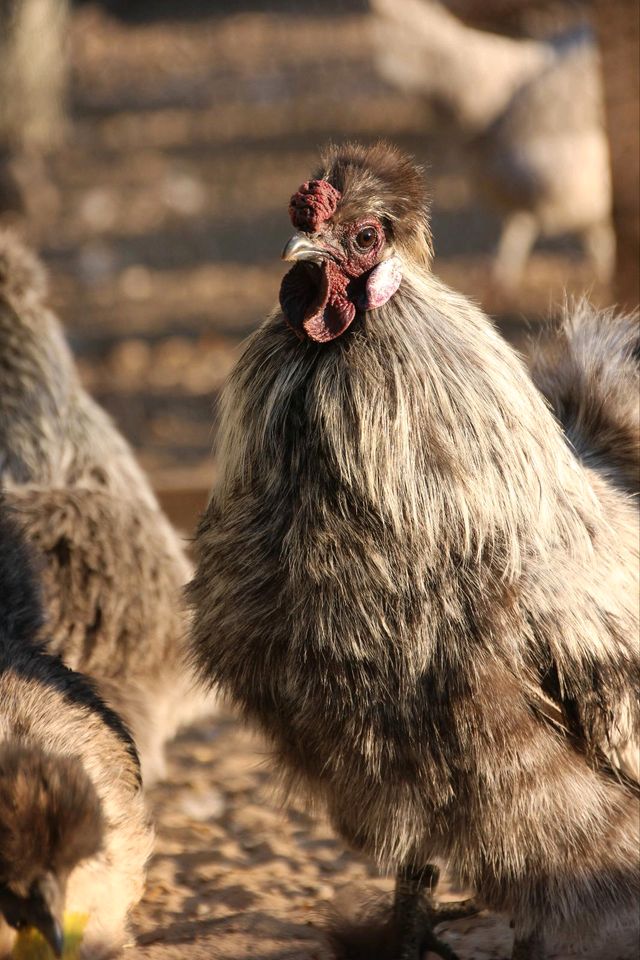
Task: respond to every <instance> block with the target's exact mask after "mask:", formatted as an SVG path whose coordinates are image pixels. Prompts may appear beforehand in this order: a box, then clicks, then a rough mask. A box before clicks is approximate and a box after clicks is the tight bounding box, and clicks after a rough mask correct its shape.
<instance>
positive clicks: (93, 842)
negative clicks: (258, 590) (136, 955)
mask: <svg viewBox="0 0 640 960" xmlns="http://www.w3.org/2000/svg"><path fill="white" fill-rule="evenodd" d="M42 619H43V604H42V597H41V591H40V589H39V583H38V581H37V578H36V570H35V569H34V564H33V561H32V558H31V556H30V554H29V551H28V550H27V548H26V542H25V538H24V534H23V533H22V531H21V530H20V528H19V525H18V523H17V522H16V518H15V516H14V517H12V516H11V515H10V513H9V512H8V511H7V510H6V508H5V506H4V504H3V503H0V957H2V958H8V957H9V956H10V954H11V951H12V948H13V944H14V940H15V937H16V931H17V930H18V929H22V928H25V927H35V928H36V929H38V930H40V932H41V933H42V934H43V936H44V937H45V938H46V940H47V941H48V942H49V943H50V944H51V947H52V949H53V950H54V952H55V953H56V956H61V954H62V930H63V923H64V920H63V918H64V911H65V910H68V911H70V912H72V913H77V914H82V915H85V916H86V917H87V925H86V929H85V931H84V938H83V944H82V948H81V954H80V955H81V957H82V960H98V958H103V957H111V956H115V954H117V953H119V952H120V949H121V948H122V946H123V945H124V944H125V943H126V942H127V940H128V939H129V936H128V931H127V920H128V915H129V912H130V910H131V908H132V907H133V906H134V905H135V904H136V903H137V901H138V900H139V899H140V897H141V895H142V890H143V886H144V872H145V863H146V860H147V858H148V856H149V853H150V850H151V839H152V833H151V828H150V826H149V824H148V822H147V817H146V813H145V809H144V803H143V797H142V787H141V778H140V767H139V763H138V758H137V754H136V751H135V747H134V745H133V741H132V740H131V737H130V735H129V733H128V732H127V730H126V728H125V727H124V725H123V724H122V721H121V720H120V718H119V717H118V716H117V715H116V714H115V713H113V712H112V711H111V710H110V709H109V708H108V707H107V706H106V705H105V704H104V703H103V701H102V700H100V698H99V697H98V696H97V694H96V693H95V691H94V689H93V687H91V685H90V684H89V683H88V682H87V681H86V679H85V678H84V677H82V676H81V675H80V674H77V673H74V672H73V671H72V670H69V669H68V668H66V667H65V666H64V665H63V664H62V663H61V661H60V660H59V659H58V658H57V657H52V656H50V655H49V654H48V653H47V652H46V651H45V648H44V645H43V644H41V643H40V642H39V641H38V640H37V637H38V635H39V634H40V631H41V628H42Z"/></svg>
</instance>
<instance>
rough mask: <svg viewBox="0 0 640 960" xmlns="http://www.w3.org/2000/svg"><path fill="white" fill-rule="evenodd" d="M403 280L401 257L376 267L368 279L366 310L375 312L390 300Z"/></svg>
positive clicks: (393, 258) (383, 262) (390, 259)
mask: <svg viewBox="0 0 640 960" xmlns="http://www.w3.org/2000/svg"><path fill="white" fill-rule="evenodd" d="M401 280H402V263H401V261H400V258H399V257H389V259H388V260H383V261H382V263H379V264H378V266H377V267H374V268H373V270H372V271H371V273H370V274H369V277H368V279H367V292H366V296H365V298H364V299H365V303H364V308H365V310H375V308H376V307H381V306H382V304H383V303H386V302H387V300H390V299H391V297H392V296H393V295H394V293H395V292H396V290H397V289H398V287H399V286H400V281H401Z"/></svg>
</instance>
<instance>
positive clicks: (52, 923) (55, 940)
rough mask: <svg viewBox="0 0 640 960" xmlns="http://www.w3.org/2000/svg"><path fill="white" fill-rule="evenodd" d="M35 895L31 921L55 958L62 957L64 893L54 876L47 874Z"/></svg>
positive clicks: (37, 886)
mask: <svg viewBox="0 0 640 960" xmlns="http://www.w3.org/2000/svg"><path fill="white" fill-rule="evenodd" d="M34 894H35V896H34V897H33V899H32V903H33V911H32V913H31V916H30V918H29V920H30V922H31V924H32V926H34V927H35V928H36V930H39V931H40V933H41V934H42V936H43V937H44V939H45V940H46V941H47V943H48V944H49V946H50V947H51V949H52V950H53V953H54V956H56V957H61V956H62V951H63V949H64V931H63V927H62V913H63V910H64V891H63V890H62V889H61V886H60V884H59V883H58V881H57V879H56V878H55V877H54V876H53V874H51V873H47V874H45V875H44V877H42V879H41V880H39V881H38V883H37V884H36V889H35V891H34ZM34 901H35V902H34Z"/></svg>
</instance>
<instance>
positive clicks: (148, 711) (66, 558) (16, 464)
mask: <svg viewBox="0 0 640 960" xmlns="http://www.w3.org/2000/svg"><path fill="white" fill-rule="evenodd" d="M0 478H1V479H2V482H3V484H4V486H5V490H6V498H7V501H8V502H9V503H10V504H11V505H12V507H13V508H14V509H15V510H16V511H17V512H18V513H19V515H20V519H21V521H22V523H23V526H24V528H25V530H26V532H27V534H28V536H29V539H30V540H31V542H32V543H33V544H34V546H36V547H37V548H38V549H39V551H40V552H41V554H42V555H43V557H44V559H45V569H44V585H45V604H46V608H47V615H48V632H47V635H46V638H45V639H46V643H47V646H48V649H49V651H50V652H51V653H57V654H60V656H62V658H63V659H64V662H65V663H66V664H67V666H70V667H72V668H73V669H75V670H80V671H82V672H83V673H85V674H87V675H89V676H91V677H93V678H94V679H95V680H96V682H97V684H98V689H99V691H100V694H101V696H102V697H104V699H105V700H106V701H107V702H108V703H110V704H111V705H112V706H113V707H114V708H115V709H116V710H117V711H118V713H120V714H121V715H122V716H123V718H124V719H125V721H126V723H127V725H128V726H129V727H130V729H131V731H132V732H133V734H134V737H135V741H136V745H137V747H138V750H139V752H140V757H141V761H142V766H143V772H144V780H145V784H148V783H150V782H151V781H153V780H154V779H156V778H157V777H159V776H161V775H162V774H163V772H164V744H165V741H166V740H167V739H168V738H170V737H171V736H172V735H173V734H174V733H175V731H176V729H177V728H178V727H179V726H180V725H181V724H182V723H186V722H189V721H190V720H191V719H193V718H195V717H197V716H199V715H202V714H203V713H206V712H209V711H210V710H212V709H213V698H211V697H208V698H207V697H205V696H204V695H203V693H202V692H201V691H199V690H198V689H197V688H196V686H195V684H194V679H193V675H192V673H191V670H190V669H189V667H188V666H187V663H186V657H185V635H186V632H187V616H186V612H185V610H184V605H183V604H182V603H181V597H182V589H183V587H184V584H185V583H186V582H187V580H188V579H189V576H190V573H191V568H190V565H189V562H188V560H187V558H186V554H185V551H184V547H183V543H182V541H181V539H180V537H179V536H178V534H177V533H176V532H175V531H174V530H173V528H172V527H171V525H170V524H169V522H168V520H167V518H166V517H165V516H164V514H163V513H162V511H161V509H160V507H159V505H158V502H157V500H156V498H155V496H154V494H153V492H152V490H151V487H150V484H149V482H148V480H147V479H146V477H145V476H144V474H143V473H142V471H141V469H140V468H139V466H138V464H137V463H136V461H135V459H134V456H133V454H132V452H131V450H130V448H129V446H128V444H127V443H126V441H125V440H124V438H123V437H122V436H121V434H120V433H119V432H118V431H117V429H116V428H115V426H114V425H113V423H112V422H111V420H110V419H109V418H108V417H107V415H106V414H105V413H104V411H103V410H102V409H101V408H100V407H99V406H98V405H97V404H96V403H95V402H94V401H93V400H92V399H91V397H89V395H88V394H87V393H86V391H85V390H84V389H83V388H82V386H81V384H80V381H79V378H78V374H77V371H76V369H75V365H74V362H73V358H72V356H71V353H70V351H69V348H68V346H67V344H66V343H65V340H64V336H63V333H62V330H61V327H60V324H59V323H58V320H57V319H56V317H55V316H54V315H53V314H52V313H51V311H50V310H49V309H48V307H47V304H46V289H45V281H44V274H43V270H42V268H41V266H40V264H39V263H38V262H37V261H36V260H35V259H34V258H33V256H32V255H31V254H30V253H29V251H27V250H26V249H25V248H24V247H23V246H22V245H21V244H20V243H19V242H18V240H17V239H16V237H15V236H14V235H12V234H11V233H9V232H7V231H5V232H2V233H0Z"/></svg>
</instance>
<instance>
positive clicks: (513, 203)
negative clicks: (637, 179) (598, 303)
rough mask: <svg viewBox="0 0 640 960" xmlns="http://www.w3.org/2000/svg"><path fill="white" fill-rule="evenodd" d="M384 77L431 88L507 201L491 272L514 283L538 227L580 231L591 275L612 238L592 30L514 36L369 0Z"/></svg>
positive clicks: (488, 181) (400, 3)
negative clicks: (544, 37)
mask: <svg viewBox="0 0 640 960" xmlns="http://www.w3.org/2000/svg"><path fill="white" fill-rule="evenodd" d="M371 7H372V9H373V11H374V13H375V15H376V20H375V31H374V34H375V49H376V55H377V63H378V67H379V70H380V72H381V74H382V76H383V77H384V78H385V79H386V80H387V81H388V82H390V83H391V84H392V85H394V86H396V87H398V88H399V89H401V90H404V91H407V92H411V93H417V94H421V95H422V96H424V97H425V98H426V99H427V100H428V101H429V103H431V104H432V105H433V106H434V107H436V108H440V109H441V110H442V112H443V113H444V114H445V115H446V116H448V117H449V118H451V119H452V120H453V121H454V123H455V124H456V126H457V127H458V129H459V130H460V131H461V132H462V133H463V134H464V135H465V136H466V137H468V138H469V139H470V141H471V144H472V147H473V149H472V151H471V154H472V156H473V158H474V160H475V169H476V173H477V175H478V177H479V179H480V181H481V184H482V186H483V188H484V191H485V192H486V194H487V195H488V197H489V199H490V200H491V201H492V203H493V204H494V205H495V206H496V207H497V208H498V209H499V210H500V211H501V213H502V216H503V228H502V234H501V238H500V242H499V245H498V250H497V255H496V259H495V264H494V275H495V279H496V281H497V282H498V283H499V284H500V286H502V287H503V288H505V289H512V288H514V287H516V286H517V285H518V283H519V281H520V279H521V276H522V271H523V268H524V266H525V264H526V262H527V259H528V257H529V254H530V252H531V249H532V247H533V245H534V243H535V242H536V240H537V239H538V238H539V237H555V236H559V235H562V234H576V235H577V236H578V237H579V238H580V239H581V241H582V244H583V247H584V250H585V252H586V254H587V256H588V257H589V259H590V261H591V262H592V264H593V268H594V272H595V275H596V277H597V278H598V279H599V280H601V281H606V280H608V279H609V277H610V276H611V272H612V269H613V262H614V256H615V237H614V233H613V228H612V226H611V222H610V213H611V178H610V171H609V153H608V146H607V140H606V135H605V131H604V119H603V104H602V90H601V80H600V75H599V69H600V68H599V58H598V53H597V50H596V47H595V44H594V42H593V39H592V38H591V37H590V35H589V34H588V32H586V31H585V30H583V29H582V30H576V31H575V32H573V33H571V34H568V35H565V36H562V37H559V38H558V39H555V40H554V39H550V40H533V39H511V38H509V37H502V36H498V35H497V34H492V33H489V32H485V31H481V30H476V29H473V28H470V27H467V26H465V25H464V24H463V23H461V22H460V21H459V20H458V19H457V18H456V17H454V16H453V15H452V14H451V13H449V11H448V10H446V9H445V8H444V7H443V6H442V5H441V4H440V3H437V2H435V0H371Z"/></svg>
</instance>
